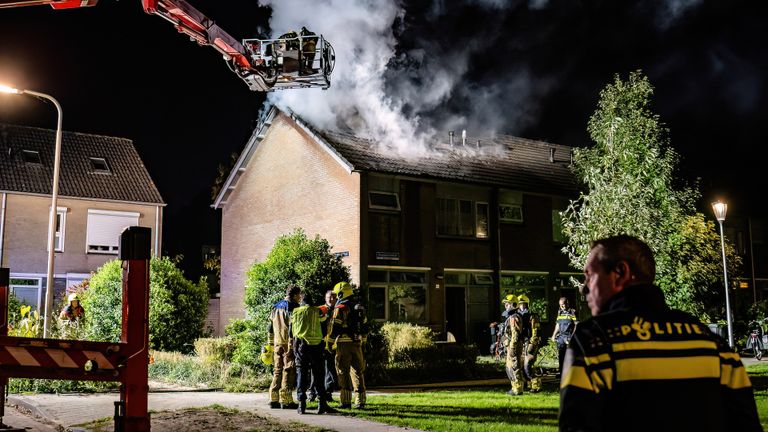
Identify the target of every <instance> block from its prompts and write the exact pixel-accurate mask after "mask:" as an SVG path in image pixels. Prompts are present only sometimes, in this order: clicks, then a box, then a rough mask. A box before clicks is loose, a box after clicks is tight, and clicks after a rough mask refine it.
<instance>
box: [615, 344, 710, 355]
mask: <svg viewBox="0 0 768 432" xmlns="http://www.w3.org/2000/svg"><path fill="white" fill-rule="evenodd" d="M612 348H613V350H614V351H635V350H676V349H696V348H709V349H715V348H717V345H716V344H715V343H714V342H713V341H708V340H688V341H641V342H622V343H615V344H613V345H612ZM721 355H722V354H721Z"/></svg>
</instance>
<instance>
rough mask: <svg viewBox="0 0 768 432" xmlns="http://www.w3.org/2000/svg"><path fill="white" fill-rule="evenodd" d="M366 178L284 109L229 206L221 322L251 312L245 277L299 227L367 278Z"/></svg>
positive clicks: (355, 278)
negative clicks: (363, 238) (363, 262)
mask: <svg viewBox="0 0 768 432" xmlns="http://www.w3.org/2000/svg"><path fill="white" fill-rule="evenodd" d="M359 197H360V175H359V174H358V173H355V172H353V173H349V172H347V171H346V169H345V168H343V167H342V165H340V164H339V162H338V161H336V160H335V159H334V158H333V157H331V155H330V154H329V153H328V152H326V151H325V150H324V149H323V148H322V147H321V144H319V143H318V142H317V141H316V140H315V139H314V138H313V137H311V136H310V135H308V134H307V133H306V132H305V131H304V130H302V129H300V128H299V126H297V125H296V123H294V121H293V120H291V119H290V118H289V117H287V116H285V115H284V114H282V113H280V114H278V115H277V116H276V117H275V119H274V120H273V122H272V125H271V126H270V128H269V129H268V130H267V132H266V135H265V137H264V138H263V140H262V141H261V142H260V143H259V145H258V148H257V149H256V151H255V152H254V154H253V156H252V158H251V160H250V162H249V163H248V165H247V167H246V171H245V172H244V173H243V174H242V175H241V177H240V179H239V180H238V182H237V185H236V189H235V190H234V191H233V192H232V193H231V195H230V196H229V198H228V199H227V202H226V204H225V205H224V207H223V214H222V239H221V303H220V326H219V328H222V329H223V328H224V327H225V326H226V325H227V323H228V322H229V321H230V320H232V319H234V318H242V317H243V316H244V304H243V298H244V294H245V275H246V272H247V271H248V269H249V268H250V267H251V266H252V265H253V263H254V262H258V261H262V260H264V259H265V258H266V256H267V254H268V253H269V251H270V250H271V249H272V246H273V245H274V243H275V240H276V239H277V237H279V236H280V235H284V234H288V233H290V232H292V231H293V230H294V229H296V228H302V229H303V230H304V231H305V232H306V234H307V235H308V236H310V237H314V236H315V235H316V234H319V235H320V236H321V237H323V238H325V239H327V240H328V241H329V242H330V243H331V245H332V246H333V251H334V252H349V256H347V257H345V258H344V263H345V264H347V265H349V266H351V271H352V281H353V282H354V283H357V282H358V281H359V280H360V199H359Z"/></svg>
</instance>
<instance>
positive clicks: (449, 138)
mask: <svg viewBox="0 0 768 432" xmlns="http://www.w3.org/2000/svg"><path fill="white" fill-rule="evenodd" d="M448 144H450V145H451V147H453V131H448Z"/></svg>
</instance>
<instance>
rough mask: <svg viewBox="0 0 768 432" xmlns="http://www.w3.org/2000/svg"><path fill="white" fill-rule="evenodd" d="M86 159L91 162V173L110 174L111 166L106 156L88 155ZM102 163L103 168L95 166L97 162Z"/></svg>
mask: <svg viewBox="0 0 768 432" xmlns="http://www.w3.org/2000/svg"><path fill="white" fill-rule="evenodd" d="M88 160H89V162H90V163H91V172H92V173H93V174H112V168H110V166H109V163H108V162H107V159H106V158H103V157H93V156H89V157H88ZM102 163H103V164H104V167H105V168H99V167H98V166H97V164H102Z"/></svg>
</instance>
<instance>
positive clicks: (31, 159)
mask: <svg viewBox="0 0 768 432" xmlns="http://www.w3.org/2000/svg"><path fill="white" fill-rule="evenodd" d="M21 156H22V157H23V158H24V162H26V163H30V164H37V165H42V162H41V161H40V152H39V151H35V150H22V152H21Z"/></svg>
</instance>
